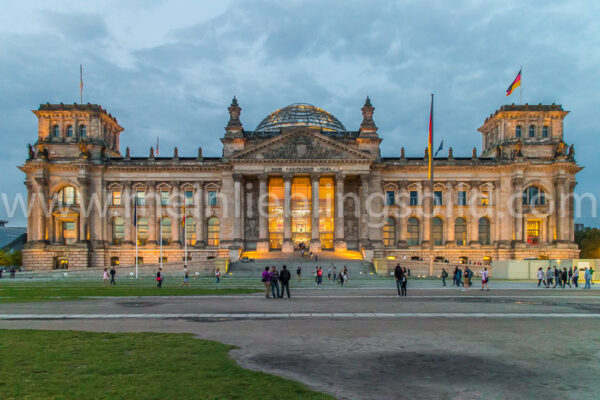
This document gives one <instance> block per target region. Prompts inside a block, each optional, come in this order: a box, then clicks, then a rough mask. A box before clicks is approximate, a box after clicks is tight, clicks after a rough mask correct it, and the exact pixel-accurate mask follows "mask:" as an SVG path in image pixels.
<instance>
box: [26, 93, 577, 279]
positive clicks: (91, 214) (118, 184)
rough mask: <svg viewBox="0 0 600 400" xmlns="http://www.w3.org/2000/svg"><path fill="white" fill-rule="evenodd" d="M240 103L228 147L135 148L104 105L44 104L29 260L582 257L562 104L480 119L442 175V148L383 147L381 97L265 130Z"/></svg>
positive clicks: (34, 155) (31, 184)
mask: <svg viewBox="0 0 600 400" xmlns="http://www.w3.org/2000/svg"><path fill="white" fill-rule="evenodd" d="M228 110H229V114H230V120H229V123H228V124H227V126H226V128H225V135H224V136H223V138H222V139H221V141H222V143H223V153H222V156H221V157H204V155H203V152H202V148H199V149H198V155H197V156H196V157H179V154H178V152H177V149H175V151H174V153H173V155H172V156H168V157H165V156H162V155H161V156H158V155H156V154H154V150H153V149H150V152H149V155H148V156H147V157H132V156H131V155H130V152H129V149H128V148H127V149H126V150H125V154H122V152H121V150H120V143H119V141H120V140H119V139H120V135H121V132H122V131H123V128H121V126H120V125H119V124H118V121H117V120H116V119H115V118H114V117H112V116H111V115H110V114H108V113H107V112H106V111H105V110H104V109H103V108H102V107H100V106H98V105H91V104H88V105H78V104H74V105H63V104H59V105H51V104H44V105H41V106H40V108H39V109H38V110H36V111H34V113H35V114H36V116H37V117H38V121H39V124H38V140H37V142H36V143H35V145H34V146H31V147H30V150H29V158H28V160H27V161H26V162H25V163H24V165H22V166H21V167H20V169H21V170H22V171H23V172H24V173H25V174H26V180H25V183H26V185H27V189H28V201H29V204H30V210H31V211H30V214H29V217H28V226H27V227H28V240H29V242H28V243H27V245H26V248H25V250H24V252H23V264H24V266H25V267H26V268H32V269H49V268H60V267H67V266H68V268H74V267H75V268H79V267H101V266H108V265H110V264H111V263H112V264H117V263H118V264H121V265H125V264H133V263H134V262H135V254H136V251H137V254H138V257H140V258H141V259H140V260H139V261H140V262H143V263H145V264H148V263H151V264H154V263H157V262H158V261H159V257H160V254H161V247H162V256H163V257H164V259H163V260H164V261H165V262H183V260H184V257H185V255H186V254H187V257H188V260H189V262H190V263H193V262H196V261H197V262H202V261H203V260H212V259H214V258H218V257H229V258H231V259H232V260H235V259H237V257H239V254H240V253H241V251H243V250H257V252H258V254H260V253H261V252H266V251H272V250H278V251H282V252H284V253H285V252H292V251H294V250H295V249H298V247H299V246H301V243H302V244H306V246H307V248H310V249H311V250H312V251H329V250H330V251H337V252H340V255H343V253H344V252H346V251H349V250H356V251H361V252H363V254H364V255H365V257H366V258H367V259H372V258H385V257H389V258H391V257H395V258H402V259H412V260H428V259H429V257H430V256H432V257H435V259H436V260H438V261H442V260H443V261H446V260H447V261H449V262H480V261H482V262H485V261H491V260H499V259H500V260H502V259H524V258H546V257H547V258H559V259H562V258H574V257H577V256H578V253H579V251H578V249H577V246H576V245H575V244H574V224H573V209H574V200H573V197H572V194H573V189H574V187H575V184H576V180H575V175H576V173H577V172H578V171H579V170H580V169H581V167H579V166H578V165H577V164H576V162H575V159H574V149H573V147H572V146H571V147H568V146H567V145H566V144H565V142H564V140H563V119H564V117H565V116H566V115H567V112H566V111H564V110H563V109H562V107H561V106H558V105H547V106H546V105H539V106H529V105H509V106H502V107H501V108H500V109H499V110H498V111H496V113H495V114H493V115H491V116H490V117H489V118H487V119H486V120H485V122H484V124H483V125H482V126H481V127H480V128H479V131H480V132H481V134H482V149H483V150H482V153H481V155H477V154H476V152H475V149H473V155H472V157H454V156H453V152H452V149H451V148H450V149H449V151H448V154H447V156H445V157H440V158H437V157H436V158H435V169H434V171H435V181H434V183H433V185H432V184H431V182H430V181H428V180H427V170H428V155H427V154H425V156H424V157H406V156H405V154H404V149H403V148H402V149H398V152H397V153H398V157H381V155H380V144H381V141H382V139H381V137H380V136H379V134H378V128H377V126H376V125H375V122H374V120H373V113H374V110H375V109H374V107H373V105H372V104H371V102H370V100H369V99H368V98H367V101H366V102H365V105H364V106H363V108H362V113H363V122H362V124H361V126H360V128H359V129H358V130H357V131H350V130H346V128H344V127H343V125H342V124H341V123H340V122H339V121H338V120H337V119H336V118H335V117H334V116H332V115H331V114H329V113H327V112H326V111H324V110H321V109H318V108H316V107H313V106H310V105H291V106H288V107H286V108H284V109H281V110H277V111H275V112H274V113H272V114H271V115H269V116H268V117H267V118H266V119H265V121H263V122H262V123H261V125H259V127H258V128H257V130H255V131H247V130H245V129H244V127H243V125H242V122H241V120H240V115H241V108H240V106H239V104H238V102H237V100H236V99H235V98H234V100H233V102H232V104H231V106H230V107H229V109H228ZM261 127H263V128H261ZM259 128H261V129H262V130H261V129H259ZM425 140H426V139H425V138H423V141H424V143H425ZM301 193H303V196H305V198H304V199H298V196H299V194H301ZM317 209H318V210H319V211H318V212H316V210H317ZM134 221H137V226H135V224H134ZM136 237H137V240H136ZM161 239H162V240H161ZM136 241H137V243H138V246H137V250H136V245H135V244H136ZM431 241H433V245H432V246H430V243H431ZM161 243H162V244H163V245H162V246H161V245H160V244H161Z"/></svg>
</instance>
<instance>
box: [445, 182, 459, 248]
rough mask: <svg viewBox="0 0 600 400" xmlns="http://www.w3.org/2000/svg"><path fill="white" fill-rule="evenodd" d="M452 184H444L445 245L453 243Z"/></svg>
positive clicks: (453, 195) (454, 216)
mask: <svg viewBox="0 0 600 400" xmlns="http://www.w3.org/2000/svg"><path fill="white" fill-rule="evenodd" d="M454 198H455V194H454V182H446V235H445V237H446V243H454V241H455V240H456V238H455V237H454V221H455V220H456V217H457V216H456V215H454Z"/></svg>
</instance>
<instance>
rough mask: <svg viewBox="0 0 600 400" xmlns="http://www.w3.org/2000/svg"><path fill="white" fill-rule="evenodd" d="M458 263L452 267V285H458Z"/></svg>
mask: <svg viewBox="0 0 600 400" xmlns="http://www.w3.org/2000/svg"><path fill="white" fill-rule="evenodd" d="M457 276H458V265H457V266H456V267H455V268H454V272H453V273H452V286H458V280H457Z"/></svg>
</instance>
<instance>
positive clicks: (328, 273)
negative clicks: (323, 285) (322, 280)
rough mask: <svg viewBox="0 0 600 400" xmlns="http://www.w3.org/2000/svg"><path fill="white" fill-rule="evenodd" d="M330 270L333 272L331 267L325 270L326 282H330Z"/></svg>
mask: <svg viewBox="0 0 600 400" xmlns="http://www.w3.org/2000/svg"><path fill="white" fill-rule="evenodd" d="M332 270H333V269H332V268H331V267H329V268H328V269H327V280H328V281H330V280H331V271H332Z"/></svg>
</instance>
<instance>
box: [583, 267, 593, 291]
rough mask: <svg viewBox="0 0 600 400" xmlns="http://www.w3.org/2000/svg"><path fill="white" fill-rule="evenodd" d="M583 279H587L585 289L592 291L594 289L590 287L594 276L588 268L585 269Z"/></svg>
mask: <svg viewBox="0 0 600 400" xmlns="http://www.w3.org/2000/svg"><path fill="white" fill-rule="evenodd" d="M583 279H585V286H584V287H583V288H584V289H591V288H592V287H591V286H590V284H591V282H592V274H591V273H590V270H589V269H588V267H585V272H584V273H583Z"/></svg>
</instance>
